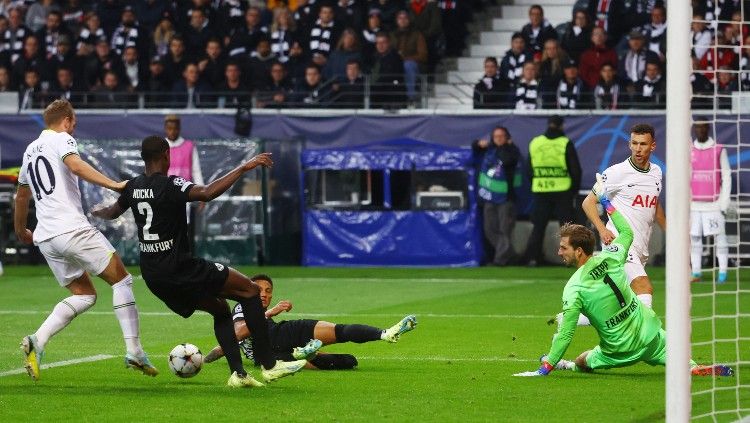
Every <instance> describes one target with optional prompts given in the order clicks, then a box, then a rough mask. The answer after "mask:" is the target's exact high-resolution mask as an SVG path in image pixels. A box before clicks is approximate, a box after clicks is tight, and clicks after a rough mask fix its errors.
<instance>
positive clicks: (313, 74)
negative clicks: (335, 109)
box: [294, 63, 331, 108]
mask: <svg viewBox="0 0 750 423" xmlns="http://www.w3.org/2000/svg"><path fill="white" fill-rule="evenodd" d="M330 101H331V86H330V85H329V84H324V83H323V75H322V74H321V72H320V68H319V67H318V66H317V65H316V64H314V63H311V64H309V65H308V66H307V68H306V69H305V81H304V82H303V83H302V84H300V86H299V87H297V89H296V90H295V92H294V106H295V107H308V108H309V107H326V106H328V105H329V102H330Z"/></svg>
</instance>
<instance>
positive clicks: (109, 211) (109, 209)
mask: <svg viewBox="0 0 750 423" xmlns="http://www.w3.org/2000/svg"><path fill="white" fill-rule="evenodd" d="M123 213H125V209H124V208H123V207H122V206H121V205H120V203H119V202H117V201H115V202H114V203H112V204H110V205H108V206H103V207H97V206H95V208H93V209H91V215H92V216H94V217H98V218H99V219H105V220H113V219H117V218H118V217H120V216H122V214H123Z"/></svg>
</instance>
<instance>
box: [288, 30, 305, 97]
mask: <svg viewBox="0 0 750 423" xmlns="http://www.w3.org/2000/svg"><path fill="white" fill-rule="evenodd" d="M307 65H308V61H307V58H306V57H305V52H304V50H303V48H302V43H301V42H299V41H294V42H292V47H291V48H290V49H289V60H287V61H286V63H284V68H285V69H286V75H287V78H289V82H290V83H291V84H292V87H296V86H297V85H298V84H299V83H301V82H302V80H303V79H305V68H306V67H307Z"/></svg>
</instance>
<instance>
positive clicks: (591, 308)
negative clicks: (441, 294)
mask: <svg viewBox="0 0 750 423" xmlns="http://www.w3.org/2000/svg"><path fill="white" fill-rule="evenodd" d="M596 177H597V183H596V184H595V185H594V187H593V188H592V190H591V192H592V194H594V196H596V197H597V199H598V200H599V203H600V204H601V205H602V206H603V207H604V209H605V210H606V212H607V214H608V215H609V216H610V219H611V220H612V222H613V223H614V225H615V228H616V229H617V232H618V233H619V235H618V236H617V238H615V239H614V241H612V242H611V243H610V244H609V245H607V246H606V247H605V248H604V250H603V251H602V252H601V253H600V254H598V255H596V256H593V251H594V244H595V242H596V241H595V239H594V233H593V232H592V231H591V230H589V229H588V228H586V227H584V226H581V225H574V224H566V225H564V226H563V227H562V228H560V247H559V250H558V253H557V254H558V255H559V256H560V257H561V258H562V259H563V261H564V262H565V264H566V265H567V266H575V267H576V268H577V270H576V272H575V273H574V274H573V276H571V277H570V279H569V280H568V282H567V284H566V285H565V289H564V290H563V296H562V307H563V319H562V324H561V325H560V328H559V330H558V332H557V334H555V336H554V338H553V339H552V347H551V348H550V350H549V353H547V354H546V355H544V356H542V358H541V366H540V367H539V369H538V370H535V371H529V372H522V373H517V374H515V375H514V376H546V375H548V374H549V373H550V372H552V370H554V369H558V370H574V371H579V372H592V371H594V370H598V369H611V368H616V367H626V366H632V365H634V364H636V363H639V362H644V363H646V364H649V365H651V366H656V365H662V366H663V365H665V364H666V358H667V354H666V346H667V344H666V333H665V332H664V329H662V323H661V320H660V319H659V317H657V316H656V313H654V311H653V310H651V309H650V308H648V307H645V306H644V305H643V303H641V301H640V300H639V299H638V298H637V297H636V295H635V293H634V292H633V290H632V289H631V288H630V285H629V281H628V278H627V276H626V275H625V270H624V264H625V261H626V259H627V256H628V249H629V248H630V244H631V243H632V242H633V230H632V228H631V227H630V225H629V224H628V221H627V220H626V219H625V218H624V217H623V216H622V215H621V214H620V212H619V211H617V210H616V209H615V208H614V206H613V205H612V203H611V202H610V201H609V199H608V198H607V197H606V195H605V194H604V193H603V192H602V189H601V175H599V174H597V175H596ZM579 314H583V315H585V316H586V317H588V318H589V320H590V321H591V326H593V327H594V329H596V332H597V333H598V334H599V345H597V346H596V347H594V348H593V349H592V350H589V351H585V352H583V353H581V355H579V356H578V357H577V358H576V359H575V360H574V361H567V360H563V359H562V356H563V354H565V351H566V350H567V349H568V346H569V345H570V342H571V340H572V339H573V334H574V333H575V330H576V327H577V322H578V315H579ZM690 368H691V372H692V374H693V375H701V376H708V375H716V376H732V375H733V374H734V370H732V368H731V367H729V366H725V365H710V366H699V365H697V364H696V363H695V362H694V361H692V360H691V362H690Z"/></svg>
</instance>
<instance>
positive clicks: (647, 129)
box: [630, 123, 656, 141]
mask: <svg viewBox="0 0 750 423" xmlns="http://www.w3.org/2000/svg"><path fill="white" fill-rule="evenodd" d="M630 133H631V134H637V135H643V134H649V135H651V139H652V140H653V141H656V136H655V135H654V127H653V126H651V125H649V124H648V123H637V124H635V125H633V126H632V127H631V128H630Z"/></svg>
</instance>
